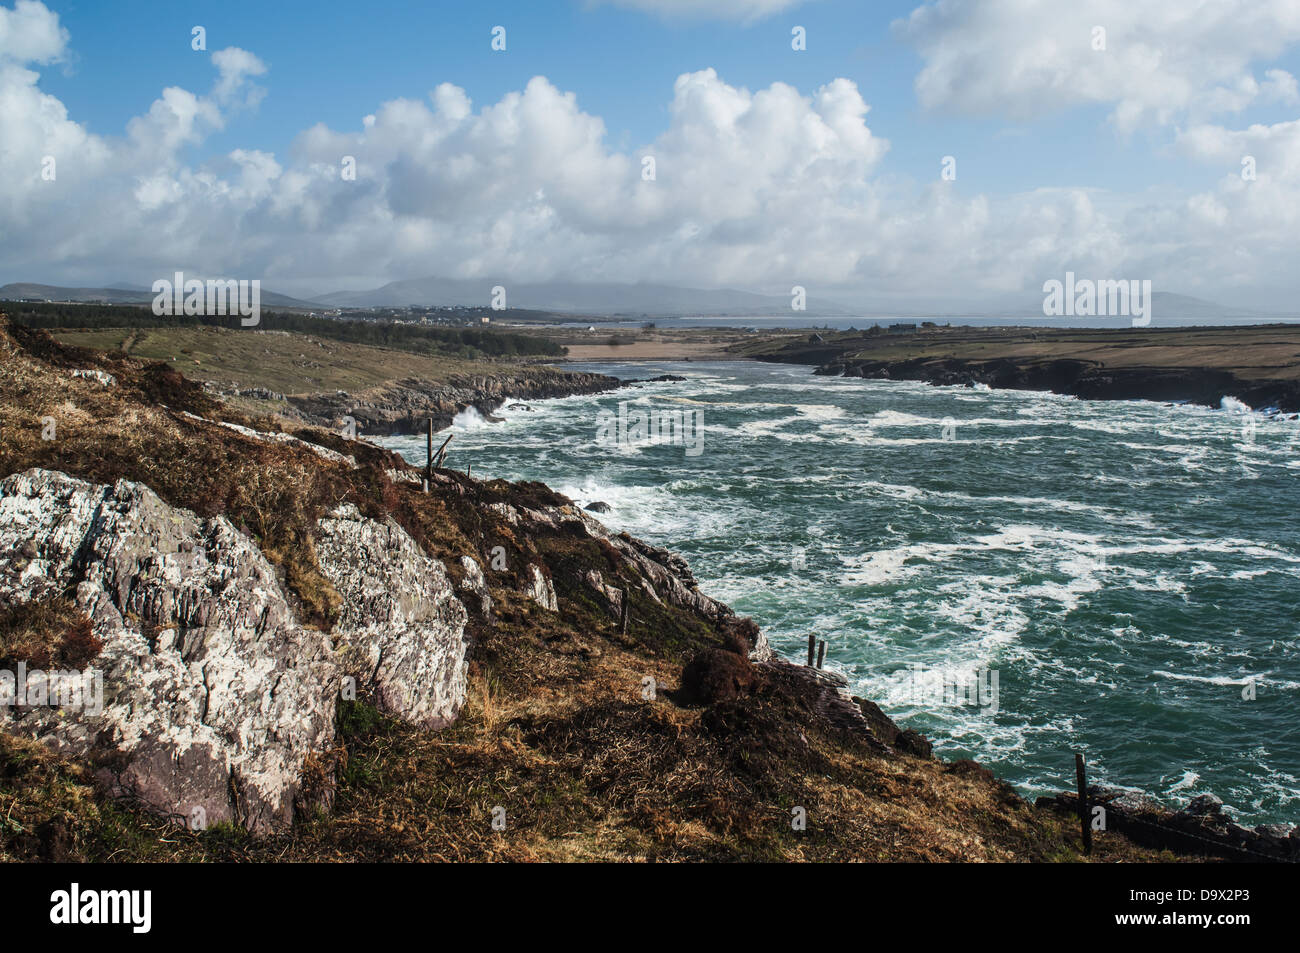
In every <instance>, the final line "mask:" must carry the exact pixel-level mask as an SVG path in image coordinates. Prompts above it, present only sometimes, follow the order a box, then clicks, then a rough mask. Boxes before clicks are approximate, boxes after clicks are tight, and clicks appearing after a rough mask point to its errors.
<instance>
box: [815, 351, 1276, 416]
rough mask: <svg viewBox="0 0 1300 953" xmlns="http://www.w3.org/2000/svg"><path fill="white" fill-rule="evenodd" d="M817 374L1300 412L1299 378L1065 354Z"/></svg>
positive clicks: (862, 365) (828, 368)
mask: <svg viewBox="0 0 1300 953" xmlns="http://www.w3.org/2000/svg"><path fill="white" fill-rule="evenodd" d="M813 373H814V374H818V375H821V376H831V377H861V378H864V379H867V380H894V381H921V382H924V383H927V384H936V385H947V386H953V385H958V386H960V385H973V384H983V385H985V386H987V387H990V388H993V389H1005V390H1045V391H1051V392H1052V393H1055V394H1063V395H1068V396H1073V397H1079V398H1082V399H1085V400H1155V401H1184V402H1187V403H1192V404H1201V405H1204V406H1207V407H1217V406H1219V402H1220V401H1221V400H1222V399H1223V397H1225V396H1232V397H1236V398H1237V399H1239V400H1242V401H1244V402H1245V403H1247V404H1249V405H1250V406H1251V407H1276V408H1277V409H1278V410H1279V411H1281V412H1283V413H1296V412H1300V382H1296V381H1289V380H1264V381H1259V380H1244V379H1242V378H1241V377H1239V376H1237V375H1236V374H1235V373H1233V372H1232V371H1229V370H1220V369H1215V368H1164V367H1125V368H1114V367H1105V366H1103V365H1101V364H1097V363H1089V362H1085V361H1077V360H1069V359H1061V360H1053V361H1039V360H1034V361H1017V360H1012V359H1008V358H1002V359H997V360H992V361H979V360H968V359H960V358H913V359H910V360H901V361H887V360H874V361H873V360H849V361H844V360H834V361H829V362H827V363H824V364H820V365H819V366H818V367H817V369H816V370H815V371H813Z"/></svg>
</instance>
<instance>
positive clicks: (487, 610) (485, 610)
mask: <svg viewBox="0 0 1300 953" xmlns="http://www.w3.org/2000/svg"><path fill="white" fill-rule="evenodd" d="M460 565H461V568H462V569H463V570H465V572H464V575H463V576H462V578H461V582H460V588H461V591H462V592H467V593H469V594H470V595H472V596H474V597H475V598H476V599H477V600H478V607H479V614H480V615H482V616H484V617H485V618H488V617H491V615H492V591H491V589H489V588H488V584H487V579H486V578H485V577H484V575H483V569H482V567H481V566H479V564H478V563H477V562H476V561H475V560H474V559H473V557H470V556H461V557H460Z"/></svg>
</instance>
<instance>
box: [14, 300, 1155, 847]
mask: <svg viewBox="0 0 1300 953" xmlns="http://www.w3.org/2000/svg"><path fill="white" fill-rule="evenodd" d="M495 397H496V395H495V394H493V393H491V392H486V393H484V394H483V398H484V399H495ZM283 426H284V422H283V421H281V420H276V419H272V418H255V417H249V416H247V415H244V414H241V413H239V412H237V411H235V410H233V409H232V408H231V407H229V406H227V405H224V404H221V403H219V402H217V401H216V400H214V399H213V398H212V397H211V396H210V395H209V394H207V393H206V392H205V391H204V390H203V389H202V387H200V386H199V385H197V384H195V383H193V382H191V381H188V380H186V379H185V378H184V377H182V376H181V375H179V374H178V373H176V372H175V371H174V370H172V369H170V368H168V367H166V366H165V365H159V364H149V363H145V362H140V361H135V360H131V359H128V358H124V357H121V356H118V357H111V356H107V355H105V354H103V353H101V352H92V351H81V350H78V349H75V348H68V347H63V346H60V345H58V344H56V343H55V342H54V341H53V340H52V339H50V338H49V337H48V336H47V335H45V334H44V333H43V332H31V331H24V330H21V329H18V328H13V329H7V328H5V327H3V326H2V325H0V516H2V519H0V526H2V527H3V529H2V530H0V599H2V600H3V607H2V609H0V671H3V670H17V669H18V668H20V667H21V668H23V670H24V671H25V672H26V673H27V674H31V673H33V672H34V671H36V670H38V669H43V670H46V671H50V670H55V671H57V670H66V671H69V672H89V673H91V675H92V676H95V675H97V676H98V677H100V678H102V695H101V698H100V701H101V702H102V705H101V706H95V705H89V706H81V707H77V706H68V705H62V706H59V707H57V708H55V707H52V706H50V705H49V704H47V703H46V702H45V701H44V700H43V699H42V698H40V697H35V698H33V697H32V696H30V695H29V696H28V697H27V698H25V699H24V701H26V702H27V704H25V705H15V706H11V707H7V708H6V709H5V711H4V713H3V715H0V809H3V811H4V816H5V818H6V823H5V825H4V827H3V828H2V829H0V856H2V857H4V858H6V859H31V858H47V859H85V860H105V859H114V860H149V859H210V860H241V859H260V860H279V859H288V860H330V859H351V860H381V859H382V860H435V859H440V860H469V859H474V860H495V859H511V860H531V859H552V860H584V859H662V860H738V859H749V860H850V859H852V860H962V861H970V860H1059V859H1075V858H1078V857H1080V856H1081V855H1080V854H1079V848H1078V838H1077V833H1076V824H1077V822H1075V821H1073V820H1072V819H1071V818H1069V817H1068V816H1062V815H1060V814H1058V813H1057V812H1055V811H1051V810H1038V809H1035V808H1034V807H1033V806H1032V805H1030V804H1028V803H1027V802H1026V801H1024V800H1023V799H1022V798H1020V797H1019V796H1018V795H1017V794H1016V793H1015V792H1014V791H1013V790H1012V789H1011V788H1010V787H1009V786H1008V785H1006V784H1004V783H1002V782H999V781H997V780H996V779H995V778H994V777H993V776H992V774H991V773H990V772H988V771H987V770H985V769H983V768H981V767H979V766H978V765H975V764H973V763H971V762H969V761H962V762H956V763H951V764H949V763H946V762H943V761H941V760H938V759H935V758H933V757H932V756H931V754H930V750H929V746H928V744H927V743H926V742H925V740H924V739H923V738H921V737H920V736H919V735H917V734H916V733H915V732H909V731H904V730H902V729H900V727H899V726H898V725H896V724H894V723H893V722H892V721H891V720H890V719H889V718H888V716H887V715H886V714H885V713H884V712H881V711H880V710H879V709H878V708H877V707H876V706H874V705H872V704H871V703H870V702H867V701H865V700H862V699H855V698H853V697H852V696H850V695H849V694H848V693H847V691H846V687H845V685H844V683H843V681H842V680H840V679H837V678H836V677H835V676H833V675H832V674H830V673H826V672H820V671H817V670H814V669H809V668H804V667H802V666H796V665H792V664H790V663H787V662H784V661H782V660H780V659H777V658H773V657H772V654H771V651H770V649H769V648H768V646H767V643H766V639H765V638H764V637H763V635H762V633H761V632H760V631H759V629H758V627H757V626H756V625H754V624H753V622H751V621H750V620H747V619H742V618H738V617H737V616H736V615H735V614H734V613H733V612H732V611H731V610H730V609H729V608H728V607H727V606H725V605H723V604H721V603H719V602H717V601H716V600H713V599H711V598H710V597H709V596H708V595H707V594H705V593H703V592H701V591H700V588H699V586H698V584H697V582H696V580H695V578H694V576H693V575H692V574H691V571H690V569H689V567H688V566H687V565H686V563H685V562H684V560H682V559H681V558H680V557H679V556H676V555H674V554H672V553H670V552H667V551H665V550H662V549H659V548H656V547H653V546H649V545H647V544H645V543H643V542H641V541H638V540H636V539H633V538H631V537H629V536H626V535H624V534H619V533H613V532H611V531H610V530H608V529H607V528H606V527H604V526H603V525H602V524H601V523H599V522H598V521H597V520H595V519H593V518H592V517H591V516H590V515H589V514H587V513H584V512H582V511H581V510H579V509H577V508H576V507H575V506H574V505H573V504H572V502H571V501H569V500H568V499H566V498H564V497H562V496H560V495H558V494H556V493H554V492H552V491H551V490H549V489H548V488H547V487H545V486H543V485H541V484H536V483H519V484H512V483H507V482H505V481H500V480H474V479H470V478H469V477H467V476H465V475H463V474H460V473H457V472H455V471H450V470H439V471H435V473H434V479H433V480H432V481H431V483H432V485H431V486H430V488H429V491H428V492H425V491H424V489H423V487H422V481H421V479H420V474H419V472H418V471H416V470H414V469H412V468H410V467H409V466H407V465H406V464H405V463H404V462H403V461H402V460H401V459H400V458H399V457H397V456H396V455H394V454H391V453H389V452H387V451H384V450H382V449H380V448H377V447H375V446H373V445H371V444H368V443H365V442H361V441H350V440H344V439H343V438H341V437H340V436H339V435H338V434H337V433H335V432H331V431H326V430H317V429H314V428H310V427H302V428H295V429H293V430H292V432H286V431H285V430H284V429H283ZM1093 856H1094V858H1097V859H1101V860H1121V859H1152V858H1158V857H1159V856H1161V855H1159V854H1158V853H1157V852H1155V851H1152V850H1149V849H1146V848H1140V847H1137V846H1135V845H1134V844H1132V843H1131V842H1129V841H1128V840H1127V839H1125V838H1123V837H1121V836H1119V835H1112V834H1106V835H1102V836H1100V837H1099V838H1098V843H1097V849H1096V852H1095V853H1094V855H1093Z"/></svg>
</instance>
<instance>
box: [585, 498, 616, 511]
mask: <svg viewBox="0 0 1300 953" xmlns="http://www.w3.org/2000/svg"><path fill="white" fill-rule="evenodd" d="M583 509H584V510H586V511H587V512H588V513H608V512H610V511H611V510H612V509H613V507H612V506H610V505H609V504H608V503H602V502H601V501H600V500H596V502H594V503H588V504H587V505H586V506H584V507H583Z"/></svg>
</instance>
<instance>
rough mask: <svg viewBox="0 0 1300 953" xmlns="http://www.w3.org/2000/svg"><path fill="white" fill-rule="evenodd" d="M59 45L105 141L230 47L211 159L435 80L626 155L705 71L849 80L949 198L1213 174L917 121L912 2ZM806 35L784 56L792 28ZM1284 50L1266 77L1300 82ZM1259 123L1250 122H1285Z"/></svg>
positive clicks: (118, 9) (136, 28)
mask: <svg viewBox="0 0 1300 953" xmlns="http://www.w3.org/2000/svg"><path fill="white" fill-rule="evenodd" d="M53 6H54V8H55V9H57V10H58V11H59V13H60V16H61V19H62V21H63V23H64V25H65V27H66V28H67V29H68V30H69V31H70V33H71V34H72V44H71V45H72V48H73V50H74V51H75V62H73V63H71V64H69V67H68V69H67V70H59V71H54V72H51V73H50V74H49V75H48V78H47V79H46V81H45V83H44V85H45V86H46V87H47V88H48V89H49V90H50V92H52V93H54V94H55V95H56V96H58V98H59V99H61V100H62V101H63V102H64V103H66V104H67V105H68V107H69V110H70V111H71V112H72V113H73V114H74V115H77V116H80V117H83V121H85V122H86V124H87V125H88V126H89V128H90V129H91V130H93V131H94V132H97V133H99V134H101V135H115V134H121V132H122V130H123V128H124V127H125V125H126V122H127V121H128V120H129V119H130V118H131V117H132V116H133V115H135V114H136V113H137V112H139V111H140V108H141V104H143V103H147V102H149V101H150V100H152V99H153V98H154V97H155V96H157V95H158V93H159V92H160V91H161V90H162V88H163V87H164V86H168V85H179V86H182V87H185V88H187V89H202V88H204V87H205V86H206V85H207V84H208V83H210V81H211V72H212V70H211V66H210V65H209V64H208V62H207V61H206V57H204V56H203V55H202V54H199V53H196V52H194V51H193V50H191V49H190V45H189V37H190V30H191V28H192V27H193V26H194V25H195V24H201V25H203V26H204V27H205V28H206V29H207V31H208V49H209V50H215V49H219V48H221V47H224V46H231V45H233V46H239V47H241V48H243V49H247V50H249V51H250V52H252V53H254V54H256V55H257V56H258V57H259V58H260V59H262V60H263V61H264V62H265V63H266V64H267V66H268V67H269V69H270V72H269V73H268V75H267V78H266V83H265V85H266V86H267V89H268V93H267V96H266V98H265V99H264V100H263V101H262V103H261V105H260V107H259V109H258V110H257V111H256V112H253V113H247V114H243V115H240V116H239V117H238V118H237V120H236V121H234V122H232V123H231V124H230V126H229V127H228V134H227V135H225V136H220V137H214V138H213V139H212V140H209V141H208V142H206V143H204V144H203V146H202V147H201V148H199V149H196V150H195V152H194V154H195V155H196V156H206V155H211V154H214V153H217V152H220V151H223V149H224V148H227V147H229V146H230V144H231V143H234V142H237V143H242V144H247V143H249V142H251V143H254V144H256V145H257V147H258V148H261V149H267V150H270V151H273V152H276V153H285V152H287V151H288V149H289V146H290V144H291V143H292V140H293V138H294V136H295V135H296V134H297V133H298V132H299V131H300V130H301V128H302V127H304V126H306V125H309V124H311V123H314V122H324V123H326V124H327V125H329V126H331V127H333V128H336V129H350V128H357V127H359V124H360V121H361V117H362V116H365V115H367V114H368V113H372V112H373V111H374V110H375V108H376V107H377V106H378V104H379V103H381V102H383V101H385V100H389V99H393V98H396V97H411V98H420V97H421V96H424V95H425V94H426V93H427V92H428V91H429V90H430V89H432V88H433V87H434V86H435V85H437V84H438V83H441V82H451V83H454V84H456V85H457V86H460V87H462V88H464V89H465V90H466V92H467V93H469V95H470V97H471V98H472V99H473V100H474V102H475V104H476V105H480V104H485V103H491V102H496V101H497V100H499V99H500V98H501V97H502V96H503V95H504V94H505V93H507V92H509V91H510V90H516V89H520V88H522V87H523V86H524V84H525V83H526V82H527V81H528V80H529V79H530V78H532V77H533V76H537V75H543V76H546V77H547V78H548V79H550V80H551V82H552V83H554V84H555V85H556V86H558V87H559V88H561V89H563V90H566V91H573V92H575V93H577V96H578V103H579V105H580V106H581V107H582V109H583V110H585V111H587V112H590V113H593V114H595V115H598V116H600V117H602V118H603V119H604V121H605V124H606V127H607V129H608V134H609V139H610V144H611V146H612V147H615V148H625V149H630V148H635V147H637V146H639V145H641V144H644V143H647V142H650V141H651V140H653V138H654V137H655V136H656V135H657V134H658V133H659V132H661V131H662V130H663V128H664V126H665V125H667V119H668V117H667V109H668V101H669V98H670V94H671V90H672V84H673V80H674V79H676V78H677V76H679V75H680V74H681V73H685V72H691V71H694V70H698V69H703V68H705V67H713V68H714V69H716V70H717V72H718V73H719V74H720V76H721V77H722V78H723V79H724V80H726V81H727V82H728V83H730V84H732V85H737V86H747V87H749V88H750V89H757V88H761V87H764V86H767V85H768V84H770V83H772V82H775V81H780V82H784V83H789V84H791V85H793V86H795V87H796V88H798V89H799V90H800V91H802V92H808V91H810V90H812V89H815V88H816V87H818V86H820V85H822V84H823V83H826V82H828V81H829V80H831V79H834V78H836V77H840V76H843V77H847V78H849V79H852V80H853V81H854V82H856V83H857V84H858V86H859V88H860V89H861V90H862V93H863V96H864V98H865V99H866V101H867V103H868V104H869V105H870V106H871V112H870V114H869V115H868V117H867V121H868V124H869V125H870V126H871V127H872V129H873V131H874V132H876V133H877V134H878V135H881V136H884V137H885V138H887V139H889V141H890V143H891V150H890V153H889V154H888V155H887V156H886V158H885V160H884V163H883V164H882V167H881V171H882V172H884V173H887V174H895V175H906V176H919V175H921V174H922V170H927V169H929V168H930V167H934V168H938V164H939V161H940V158H941V157H942V156H944V155H956V156H959V157H960V159H961V169H962V172H963V174H962V175H961V176H959V179H958V182H959V188H960V187H964V186H965V185H966V183H969V184H970V185H971V187H972V188H980V189H987V190H993V191H1017V190H1020V189H1023V188H1025V187H1026V185H1033V186H1090V187H1103V188H1123V189H1129V190H1140V189H1144V188H1151V187H1159V186H1163V185H1170V184H1173V185H1183V186H1189V185H1194V184H1195V183H1196V181H1197V180H1198V179H1199V180H1200V181H1201V182H1202V183H1208V182H1209V181H1211V179H1212V178H1213V172H1212V171H1210V172H1207V170H1205V169H1204V168H1202V167H1200V166H1199V165H1196V164H1194V163H1190V162H1187V161H1184V160H1183V159H1181V158H1180V157H1178V156H1176V155H1171V154H1169V153H1168V151H1167V150H1166V149H1165V148H1164V146H1165V145H1166V144H1167V135H1165V134H1164V132H1163V131H1161V132H1157V133H1156V134H1153V135H1144V134H1137V135H1134V136H1132V137H1128V138H1125V139H1117V138H1116V137H1115V136H1114V135H1112V134H1111V132H1110V131H1109V129H1108V128H1107V125H1106V116H1107V113H1108V109H1107V108H1105V107H1104V106H1092V107H1084V108H1080V109H1077V110H1074V111H1071V112H1069V113H1066V114H1062V115H1059V116H1055V117H1047V118H1045V119H1040V120H1037V121H1034V122H1016V121H1011V120H1008V119H1006V118H1004V117H999V116H992V117H987V118H966V117H962V116H959V115H952V114H944V113H942V112H940V113H933V112H931V111H928V110H925V109H923V108H921V107H920V106H919V105H918V104H917V101H916V96H915V93H914V91H913V80H914V79H915V76H916V74H917V72H918V70H919V69H920V67H921V60H920V58H919V57H918V56H917V55H916V53H915V52H914V51H913V50H911V49H910V48H909V47H908V46H907V45H906V44H904V43H902V42H900V41H899V40H898V39H897V38H896V37H894V36H893V35H892V32H891V30H890V24H891V23H892V22H893V21H895V20H897V19H899V18H903V17H906V16H907V14H908V13H910V12H911V10H912V9H914V8H915V6H916V4H915V3H913V2H899V0H892V2H874V0H873V2H871V3H864V2H861V0H857V2H854V0H839V2H820V3H808V4H803V5H801V6H797V7H795V8H793V9H790V10H787V11H784V12H782V13H780V14H778V15H775V16H772V17H769V18H766V19H764V20H762V21H760V22H757V23H748V24H747V23H736V22H728V21H725V20H723V21H719V20H713V19H703V20H702V19H697V18H692V19H685V20H684V19H681V18H670V19H665V18H661V17H657V16H654V15H651V14H647V13H645V12H642V11H639V10H627V9H620V8H617V7H612V6H605V5H595V6H593V5H589V4H586V3H583V2H568V0H560V2H554V3H543V2H536V0H530V2H516V3H470V4H457V3H427V2H424V3H395V4H388V5H382V4H375V5H372V4H368V3H357V2H353V0H322V2H319V3H312V4H309V5H307V4H294V3H283V4H282V3H274V4H271V3H266V2H264V0H221V2H203V3H184V4H180V3H175V2H162V0H154V2H140V0H128V2H125V3H114V4H105V3H99V2H94V3H84V2H82V3H66V4H53ZM498 24H500V25H504V26H505V27H506V29H507V50H506V51H505V53H494V52H492V51H491V49H490V47H489V41H490V30H491V28H492V27H493V26H496V25H498ZM795 25H800V26H803V27H805V28H806V29H807V31H808V34H809V45H808V49H807V50H806V51H803V52H795V51H793V50H791V48H790V30H791V28H792V27H793V26H795ZM1298 55H1300V54H1297V52H1296V51H1295V50H1292V51H1291V52H1290V54H1289V55H1287V56H1284V57H1280V58H1279V59H1278V61H1277V65H1281V66H1283V67H1284V68H1288V69H1290V70H1291V71H1293V72H1300V65H1298V64H1297V58H1298ZM1285 113H1286V110H1285V109H1283V108H1273V109H1265V110H1261V111H1260V112H1259V113H1258V116H1257V118H1258V120H1259V121H1264V122H1269V121H1277V120H1278V119H1281V118H1290V117H1287V116H1286V115H1285Z"/></svg>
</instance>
